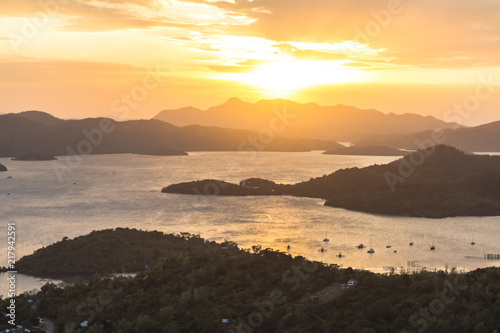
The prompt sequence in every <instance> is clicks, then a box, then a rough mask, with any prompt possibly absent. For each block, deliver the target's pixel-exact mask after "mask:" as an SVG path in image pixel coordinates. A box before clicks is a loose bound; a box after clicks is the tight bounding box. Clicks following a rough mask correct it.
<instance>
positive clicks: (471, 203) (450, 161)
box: [162, 145, 500, 218]
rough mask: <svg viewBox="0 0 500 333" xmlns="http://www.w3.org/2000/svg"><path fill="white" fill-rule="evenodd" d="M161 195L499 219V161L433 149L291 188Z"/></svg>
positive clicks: (208, 183) (204, 185)
mask: <svg viewBox="0 0 500 333" xmlns="http://www.w3.org/2000/svg"><path fill="white" fill-rule="evenodd" d="M214 188H216V189H217V191H214V190H213V189H214ZM207 189H211V190H210V191H207ZM162 191H163V192H165V193H182V194H198V195H199V194H205V195H213V194H219V195H282V194H287V195H294V196H303V197H313V198H323V199H325V200H326V202H325V205H327V206H333V207H340V208H346V209H351V210H357V211H363V212H369V213H377V214H391V215H404V216H415V217H431V218H443V217H451V216H495V215H500V156H489V155H468V154H466V153H464V152H462V151H459V150H457V149H456V148H453V147H450V146H445V145H439V146H434V147H430V148H427V149H424V150H419V151H417V152H414V153H412V154H410V155H407V156H405V157H403V158H401V159H399V160H397V161H394V162H391V163H389V164H385V165H373V166H369V167H366V168H361V169H360V168H349V169H343V170H339V171H336V172H334V173H332V174H330V175H325V176H323V177H319V178H315V179H311V180H309V181H305V182H303V183H298V184H295V185H282V184H274V183H272V182H270V183H266V184H264V185H261V186H248V185H247V186H244V185H242V184H240V185H234V184H231V185H227V184H226V183H223V182H218V181H214V180H205V181H197V182H191V183H182V184H174V185H170V186H167V187H165V188H164V189H163V190H162Z"/></svg>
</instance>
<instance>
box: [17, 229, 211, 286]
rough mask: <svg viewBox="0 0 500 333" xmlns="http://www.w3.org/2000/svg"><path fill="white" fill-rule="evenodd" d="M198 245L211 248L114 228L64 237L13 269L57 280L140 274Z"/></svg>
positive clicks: (185, 237)
mask: <svg viewBox="0 0 500 333" xmlns="http://www.w3.org/2000/svg"><path fill="white" fill-rule="evenodd" d="M201 246H203V247H204V248H205V249H206V250H208V249H209V248H214V246H213V245H210V243H208V244H205V243H204V241H203V240H202V239H200V238H199V237H197V236H195V235H190V234H187V233H184V234H181V235H167V234H163V233H161V232H157V231H150V232H145V231H139V230H136V229H129V228H116V229H108V230H101V231H93V232H92V233H90V234H89V235H86V236H80V237H76V238H74V239H71V240H69V239H68V238H66V237H65V238H63V240H61V241H59V242H57V243H54V244H52V245H50V246H47V247H44V248H41V249H38V250H36V251H35V252H34V253H33V254H31V255H27V256H24V257H22V258H21V259H20V260H19V261H18V262H17V263H16V268H17V270H18V271H19V272H22V273H25V274H32V275H36V276H57V277H59V276H64V275H66V276H74V275H84V276H91V275H92V274H94V273H101V274H108V273H113V272H116V273H130V272H139V271H143V270H144V269H145V267H147V266H151V267H152V266H153V264H154V263H155V262H156V261H157V260H158V259H159V258H161V257H164V256H167V255H171V254H172V253H175V255H185V256H189V255H191V253H192V252H195V251H198V250H199V248H200V247H201ZM217 249H220V245H218V246H217ZM103 253H105V254H106V255H102V254H103Z"/></svg>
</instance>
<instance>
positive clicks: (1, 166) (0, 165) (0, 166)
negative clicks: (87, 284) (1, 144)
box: [0, 163, 7, 172]
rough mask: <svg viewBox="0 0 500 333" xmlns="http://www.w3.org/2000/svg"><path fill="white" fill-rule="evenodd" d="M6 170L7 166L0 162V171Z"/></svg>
mask: <svg viewBox="0 0 500 333" xmlns="http://www.w3.org/2000/svg"><path fill="white" fill-rule="evenodd" d="M2 171H7V167H6V166H5V165H3V164H1V163H0V172H2Z"/></svg>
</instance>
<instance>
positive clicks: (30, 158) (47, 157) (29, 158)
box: [12, 153, 57, 161]
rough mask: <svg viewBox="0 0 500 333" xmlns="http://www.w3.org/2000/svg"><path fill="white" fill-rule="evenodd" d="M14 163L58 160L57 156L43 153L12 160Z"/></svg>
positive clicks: (17, 157) (21, 156) (30, 154)
mask: <svg viewBox="0 0 500 333" xmlns="http://www.w3.org/2000/svg"><path fill="white" fill-rule="evenodd" d="M12 160H13V161H53V160H57V158H56V157H55V156H52V155H50V154H43V153H28V154H23V155H20V156H16V157H13V158H12Z"/></svg>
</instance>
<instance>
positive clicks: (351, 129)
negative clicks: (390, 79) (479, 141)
mask: <svg viewBox="0 0 500 333" xmlns="http://www.w3.org/2000/svg"><path fill="white" fill-rule="evenodd" d="M154 118H155V119H159V120H163V121H166V122H169V123H171V124H174V125H177V126H187V125H193V124H197V125H202V126H219V127H226V128H235V129H246V130H252V131H259V130H261V129H262V128H267V127H269V126H270V123H271V122H273V121H275V120H273V119H277V120H278V122H279V123H280V126H281V121H282V120H284V124H285V126H283V128H282V131H281V132H280V135H283V136H287V137H291V138H313V139H322V140H333V141H356V140H360V139H361V138H364V137H366V136H367V135H380V134H385V133H395V134H408V133H414V132H418V131H425V130H431V129H434V128H450V127H453V126H455V125H456V124H452V123H446V122H444V121H441V120H438V119H436V118H434V117H430V116H429V117H424V116H420V115H416V114H401V115H396V114H393V113H389V114H384V113H382V112H380V111H377V110H361V109H358V108H355V107H352V106H345V105H336V106H320V105H318V104H315V103H309V104H299V103H295V102H292V101H287V100H262V101H260V102H257V103H247V102H244V101H241V100H239V99H237V98H231V99H229V100H228V101H227V102H226V103H224V104H222V105H219V106H215V107H211V108H209V109H208V110H200V109H196V108H193V107H188V108H182V109H178V110H164V111H162V112H160V113H159V114H158V115H156V116H155V117H154Z"/></svg>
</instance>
